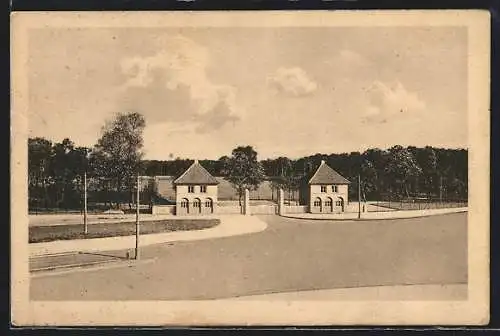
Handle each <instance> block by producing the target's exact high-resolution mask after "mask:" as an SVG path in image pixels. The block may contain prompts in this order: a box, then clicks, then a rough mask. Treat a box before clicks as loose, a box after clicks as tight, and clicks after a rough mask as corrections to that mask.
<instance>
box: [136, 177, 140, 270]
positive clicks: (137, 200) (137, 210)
mask: <svg viewBox="0 0 500 336" xmlns="http://www.w3.org/2000/svg"><path fill="white" fill-rule="evenodd" d="M139 192H140V185H139V174H137V194H136V197H135V259H136V260H138V259H139V231H140V228H139Z"/></svg>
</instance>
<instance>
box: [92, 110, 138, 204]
mask: <svg viewBox="0 0 500 336" xmlns="http://www.w3.org/2000/svg"><path fill="white" fill-rule="evenodd" d="M145 127H146V121H145V119H144V117H143V116H142V115H141V114H139V113H119V114H117V115H116V116H115V118H114V119H113V120H110V121H108V122H106V124H105V125H104V127H103V128H102V136H101V138H100V139H99V140H98V141H97V144H96V145H95V147H94V151H93V157H94V160H93V163H94V168H95V171H96V173H97V174H98V175H99V176H100V177H103V178H104V180H105V181H106V182H107V183H106V184H108V185H109V187H111V188H112V190H114V191H116V193H117V195H118V197H120V195H121V194H122V192H124V191H128V192H129V195H130V199H129V200H131V199H132V197H133V190H134V185H135V178H134V176H135V175H136V174H137V173H139V171H140V168H141V159H142V157H143V152H142V148H143V131H144V128H145ZM115 201H116V204H117V205H118V203H119V201H120V200H119V199H118V200H115ZM130 206H131V204H130V201H129V207H130Z"/></svg>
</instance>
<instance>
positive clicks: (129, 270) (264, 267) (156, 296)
mask: <svg viewBox="0 0 500 336" xmlns="http://www.w3.org/2000/svg"><path fill="white" fill-rule="evenodd" d="M261 218H262V219H263V220H264V221H266V222H267V223H268V224H269V227H268V229H267V230H266V231H263V232H260V233H254V234H248V235H243V236H235V237H227V238H218V239H211V240H204V241H191V242H178V243H168V244H161V245H153V246H148V247H144V248H143V249H142V250H141V251H142V252H141V258H142V259H152V258H157V259H156V260H155V261H154V262H148V263H141V262H139V263H138V264H137V265H135V266H133V267H116V268H109V269H100V270H95V271H86V272H74V273H68V274H61V275H57V276H47V277H36V278H32V280H31V281H32V283H31V298H32V299H33V300H194V299H216V298H227V297H234V296H243V295H253V294H265V293H276V292H287V291H297V290H311V289H332V288H348V287H360V286H379V285H401V284H457V283H466V282H467V215H466V214H464V213H459V214H450V215H440V216H433V217H425V218H414V219H399V220H383V221H363V222H356V221H343V222H339V221H337V222H335V221H314V220H299V219H288V218H282V217H278V216H262V217H261ZM234 225H238V223H234ZM114 254H116V255H123V254H124V252H123V251H117V252H115V253H114Z"/></svg>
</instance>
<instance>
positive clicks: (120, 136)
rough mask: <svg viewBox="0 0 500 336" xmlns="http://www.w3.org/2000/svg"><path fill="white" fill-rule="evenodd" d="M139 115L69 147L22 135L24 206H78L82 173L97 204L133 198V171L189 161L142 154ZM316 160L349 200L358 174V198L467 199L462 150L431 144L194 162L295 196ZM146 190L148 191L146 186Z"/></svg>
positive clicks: (240, 154)
mask: <svg viewBox="0 0 500 336" xmlns="http://www.w3.org/2000/svg"><path fill="white" fill-rule="evenodd" d="M145 126H146V121H145V119H144V117H143V116H142V115H141V114H138V113H123V114H117V115H116V116H115V118H114V119H112V120H109V121H108V122H106V124H105V125H104V126H103V128H102V135H101V137H100V138H99V139H98V141H97V142H96V144H95V145H94V146H93V147H92V148H86V147H81V146H77V145H75V143H74V142H73V141H72V140H70V139H64V140H63V141H61V142H55V143H53V142H51V141H49V140H47V139H44V138H41V137H37V138H30V139H28V177H29V204H30V207H31V208H34V207H37V208H67V209H77V208H79V207H81V202H82V192H83V176H84V173H86V174H87V176H88V177H89V190H90V192H91V195H92V197H93V199H94V200H95V201H96V202H99V203H102V204H103V207H108V208H109V207H117V206H119V205H120V204H124V203H125V204H126V203H129V206H130V205H131V203H132V202H133V195H134V188H135V183H136V182H135V176H136V175H137V174H141V175H145V176H158V175H168V176H174V177H175V176H179V175H180V174H182V173H183V172H184V171H185V170H186V169H187V168H188V167H189V166H190V165H191V163H192V162H193V161H192V160H190V159H187V158H175V159H170V160H161V161H159V160H144V159H143V131H144V128H145ZM321 160H325V161H326V163H327V164H328V165H329V166H330V167H332V168H333V169H335V170H336V171H337V172H339V173H340V174H341V175H343V176H344V177H346V178H347V179H348V180H350V181H352V182H353V186H352V187H351V188H349V193H350V198H351V199H353V198H354V199H357V197H358V194H357V193H358V191H357V189H358V188H357V187H356V181H357V177H358V176H360V177H361V187H362V188H361V189H362V194H361V195H360V196H361V198H364V199H367V200H388V199H394V200H399V199H403V198H413V199H414V198H416V197H420V198H426V199H429V198H432V199H446V200H466V199H467V192H468V190H467V179H468V176H467V173H468V163H467V150H466V149H446V148H436V147H431V146H427V147H423V148H418V147H414V146H408V147H403V146H399V145H396V146H393V147H391V148H387V149H379V148H373V149H368V150H366V151H364V152H350V153H341V154H335V153H332V154H321V153H317V154H314V155H311V156H306V157H301V158H298V159H291V158H288V157H285V156H283V157H278V158H273V159H264V160H259V159H258V153H257V151H256V150H255V149H254V148H253V147H251V146H239V147H237V148H235V149H234V150H233V151H232V153H230V155H227V156H222V157H220V158H219V159H217V160H200V163H201V164H202V165H203V166H204V167H205V168H206V169H207V170H208V171H209V172H210V173H211V174H212V175H214V176H223V177H225V178H226V179H227V180H228V181H229V182H231V184H232V185H233V186H234V188H235V190H236V191H237V192H238V193H239V195H240V198H241V196H242V194H243V192H244V190H245V188H248V189H256V188H257V187H258V186H259V185H260V184H261V183H262V182H263V181H264V180H268V181H269V182H270V185H271V188H272V189H273V190H277V189H278V188H283V189H284V190H286V191H288V193H289V194H291V195H292V198H294V199H296V194H297V193H298V192H299V190H300V188H301V186H303V185H304V183H306V182H307V180H308V179H309V178H310V177H311V176H312V174H313V173H314V172H315V171H316V169H317V167H318V166H319V164H320V162H321ZM149 192H150V193H151V192H153V191H151V190H150V191H149Z"/></svg>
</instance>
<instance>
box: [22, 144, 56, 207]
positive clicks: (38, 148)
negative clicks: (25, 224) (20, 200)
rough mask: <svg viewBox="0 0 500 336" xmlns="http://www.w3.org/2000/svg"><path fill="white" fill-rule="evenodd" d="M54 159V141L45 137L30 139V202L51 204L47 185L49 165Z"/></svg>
mask: <svg viewBox="0 0 500 336" xmlns="http://www.w3.org/2000/svg"><path fill="white" fill-rule="evenodd" d="M51 160H52V142H50V141H49V140H47V139H44V138H40V137H38V138H30V139H28V188H29V189H28V192H29V198H30V204H34V206H36V207H37V206H40V205H41V202H43V204H44V206H45V207H47V206H48V205H49V201H50V199H49V194H48V190H47V187H48V185H49V183H50V181H49V177H50V174H49V166H50V162H51Z"/></svg>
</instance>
